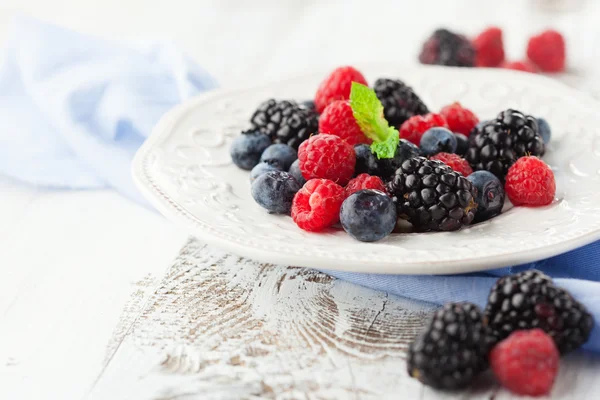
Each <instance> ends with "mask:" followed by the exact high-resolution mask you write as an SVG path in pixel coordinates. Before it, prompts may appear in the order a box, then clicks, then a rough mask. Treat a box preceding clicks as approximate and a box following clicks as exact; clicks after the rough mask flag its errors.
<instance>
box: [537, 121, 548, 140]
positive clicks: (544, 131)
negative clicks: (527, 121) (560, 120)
mask: <svg viewBox="0 0 600 400" xmlns="http://www.w3.org/2000/svg"><path fill="white" fill-rule="evenodd" d="M537 124H538V132H539V134H540V135H541V136H542V139H543V140H544V143H545V144H548V143H550V138H551V137H552V130H551V129H550V124H549V123H548V121H546V120H545V119H544V118H538V119H537Z"/></svg>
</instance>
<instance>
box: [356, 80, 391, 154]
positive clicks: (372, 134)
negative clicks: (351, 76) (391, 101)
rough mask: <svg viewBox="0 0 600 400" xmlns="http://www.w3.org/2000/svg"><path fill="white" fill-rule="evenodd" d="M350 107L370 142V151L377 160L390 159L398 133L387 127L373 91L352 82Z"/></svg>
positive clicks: (381, 107) (380, 105) (379, 102)
mask: <svg viewBox="0 0 600 400" xmlns="http://www.w3.org/2000/svg"><path fill="white" fill-rule="evenodd" d="M350 106H351V107H352V114H353V115H354V119H355V120H356V123H357V124H358V126H359V127H360V129H361V130H362V131H363V133H364V134H365V135H366V136H367V137H368V138H369V139H371V140H373V144H372V145H371V151H372V152H373V153H375V154H376V155H377V158H392V157H394V154H396V147H398V141H399V135H398V131H397V130H396V129H394V128H393V127H390V126H389V125H388V122H387V121H386V120H385V118H384V117H383V105H382V104H381V101H379V99H378V98H377V95H376V94H375V91H374V90H373V89H371V88H369V87H368V86H365V85H362V84H360V83H356V82H352V88H351V90H350Z"/></svg>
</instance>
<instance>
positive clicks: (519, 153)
mask: <svg viewBox="0 0 600 400" xmlns="http://www.w3.org/2000/svg"><path fill="white" fill-rule="evenodd" d="M544 151H545V146H544V140H543V139H542V137H541V135H540V134H539V133H538V125H537V121H536V119H535V118H534V117H532V116H530V115H525V114H523V113H522V112H520V111H516V110H512V109H508V110H506V111H502V112H501V113H500V114H498V117H497V118H496V119H495V120H492V121H490V122H488V123H487V124H485V125H483V126H480V127H477V128H475V129H474V131H473V132H472V133H471V135H470V137H469V149H468V150H467V153H466V154H465V158H466V159H467V161H469V163H470V164H471V167H473V169H474V170H475V171H477V170H486V171H490V172H491V173H493V174H494V175H496V176H497V177H498V178H500V179H501V180H504V178H505V177H506V173H507V172H508V169H509V168H510V166H511V165H513V164H514V163H515V162H516V161H517V159H519V158H520V157H523V156H527V155H532V156H542V155H544Z"/></svg>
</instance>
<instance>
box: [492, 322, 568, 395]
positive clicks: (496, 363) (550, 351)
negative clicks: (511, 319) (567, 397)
mask: <svg viewBox="0 0 600 400" xmlns="http://www.w3.org/2000/svg"><path fill="white" fill-rule="evenodd" d="M558 362H559V354H558V350H557V348H556V345H555V344H554V341H553V340H552V338H551V337H550V336H548V335H547V334H546V333H545V332H544V331H543V330H541V329H532V330H528V331H517V332H514V333H513V334H512V335H510V336H509V337H508V338H507V339H505V340H504V341H502V342H500V344H498V345H497V346H496V347H494V348H493V349H492V351H491V352H490V365H491V367H492V370H493V371H494V374H495V375H496V377H497V378H498V380H499V381H500V383H501V384H502V385H503V386H504V387H505V388H507V389H509V390H510V391H511V392H513V393H516V394H520V395H527V396H543V395H545V394H548V393H550V390H552V385H553V384H554V379H555V378H556V374H557V373H558Z"/></svg>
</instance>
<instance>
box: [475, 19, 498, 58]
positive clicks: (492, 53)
mask: <svg viewBox="0 0 600 400" xmlns="http://www.w3.org/2000/svg"><path fill="white" fill-rule="evenodd" d="M473 47H475V51H476V57H475V66H477V67H497V66H499V65H500V64H502V61H504V43H503V41H502V30H501V29H500V28H497V27H495V26H492V27H489V28H487V29H486V30H485V31H483V32H481V33H480V34H479V36H477V37H476V38H475V40H473Z"/></svg>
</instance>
